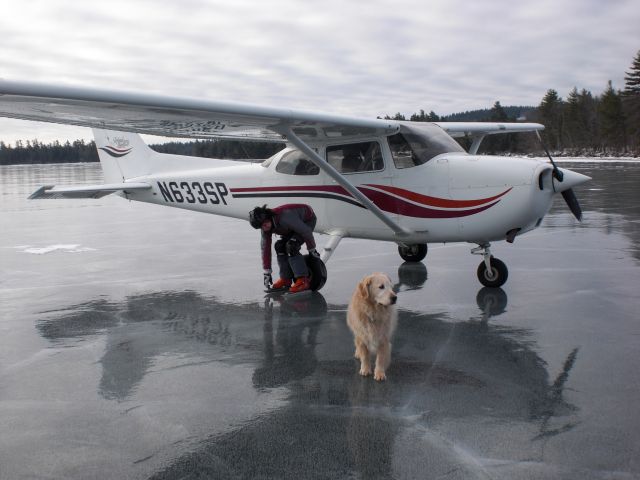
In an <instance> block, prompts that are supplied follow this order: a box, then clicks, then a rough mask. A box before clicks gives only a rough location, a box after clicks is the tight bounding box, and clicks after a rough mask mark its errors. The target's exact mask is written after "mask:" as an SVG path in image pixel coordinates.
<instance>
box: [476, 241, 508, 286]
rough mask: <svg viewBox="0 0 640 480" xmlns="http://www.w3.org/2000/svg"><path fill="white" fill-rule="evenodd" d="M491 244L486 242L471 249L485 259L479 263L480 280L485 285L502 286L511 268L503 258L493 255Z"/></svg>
mask: <svg viewBox="0 0 640 480" xmlns="http://www.w3.org/2000/svg"><path fill="white" fill-rule="evenodd" d="M490 246H491V245H490V244H488V243H486V244H484V245H480V246H478V247H476V248H474V249H472V250H471V253H472V254H474V255H482V256H483V257H484V260H483V261H482V263H480V265H478V280H480V283H481V284H482V285H484V286H485V287H490V288H497V287H501V286H502V285H504V284H505V282H506V281H507V278H508V277H509V270H508V269H507V266H506V265H505V264H504V262H503V261H502V260H499V259H497V258H495V257H494V256H493V255H491V250H490V248H489V247H490Z"/></svg>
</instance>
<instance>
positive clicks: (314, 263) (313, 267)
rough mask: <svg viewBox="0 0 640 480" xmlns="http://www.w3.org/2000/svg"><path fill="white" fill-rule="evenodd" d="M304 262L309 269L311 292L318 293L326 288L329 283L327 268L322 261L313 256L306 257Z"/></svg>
mask: <svg viewBox="0 0 640 480" xmlns="http://www.w3.org/2000/svg"><path fill="white" fill-rule="evenodd" d="M304 260H305V262H306V263H307V268H308V269H309V276H310V279H309V280H310V283H311V290H313V291H314V292H315V291H318V290H320V289H321V288H322V287H324V284H325V282H326V281H327V267H326V266H325V264H324V262H323V261H322V260H321V259H319V258H318V257H314V256H313V255H305V256H304Z"/></svg>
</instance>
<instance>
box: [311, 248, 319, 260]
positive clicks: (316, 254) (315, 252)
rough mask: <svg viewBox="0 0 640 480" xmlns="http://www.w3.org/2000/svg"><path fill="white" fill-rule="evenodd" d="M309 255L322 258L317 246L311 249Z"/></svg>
mask: <svg viewBox="0 0 640 480" xmlns="http://www.w3.org/2000/svg"><path fill="white" fill-rule="evenodd" d="M309 255H311V256H312V257H315V258H320V254H319V253H318V251H317V250H316V249H315V248H312V249H311V250H309Z"/></svg>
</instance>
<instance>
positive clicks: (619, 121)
mask: <svg viewBox="0 0 640 480" xmlns="http://www.w3.org/2000/svg"><path fill="white" fill-rule="evenodd" d="M598 117H599V122H598V123H599V124H600V133H601V138H600V139H601V142H602V146H603V149H604V150H605V151H607V150H609V151H610V150H612V149H614V150H620V149H624V148H625V146H626V145H625V121H624V113H623V111H622V99H621V95H620V93H619V92H616V91H615V90H614V89H613V85H612V84H611V80H609V82H608V83H607V88H606V90H605V91H604V93H603V94H602V97H601V98H600V104H599V105H598Z"/></svg>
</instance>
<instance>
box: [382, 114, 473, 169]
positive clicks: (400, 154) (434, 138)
mask: <svg viewBox="0 0 640 480" xmlns="http://www.w3.org/2000/svg"><path fill="white" fill-rule="evenodd" d="M387 139H388V141H389V148H390V149H391V155H392V157H393V163H394V164H395V166H396V168H410V167H415V166H416V165H422V164H423V163H427V162H428V161H429V160H431V159H432V158H433V157H435V156H437V155H440V154H441V153H450V152H455V153H465V150H464V148H462V147H461V146H460V144H459V143H458V142H456V141H455V140H454V139H453V138H451V137H450V136H449V134H447V133H446V132H445V131H444V130H442V128H440V127H438V126H437V125H433V124H430V123H424V124H415V123H413V124H411V125H408V124H402V125H400V132H399V133H396V134H395V135H391V136H390V137H387Z"/></svg>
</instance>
